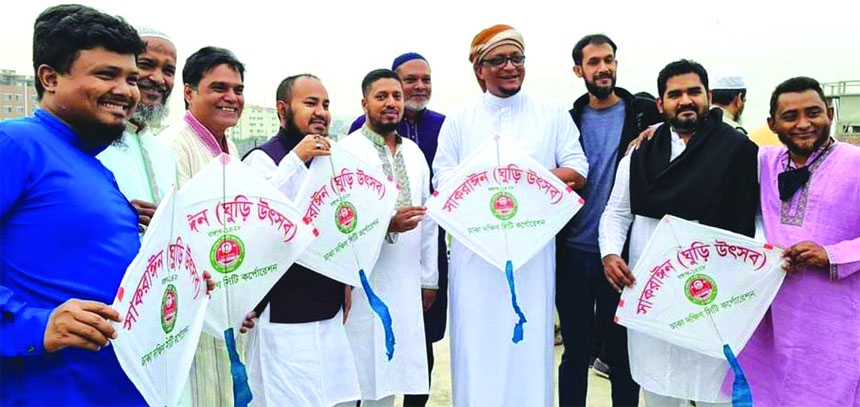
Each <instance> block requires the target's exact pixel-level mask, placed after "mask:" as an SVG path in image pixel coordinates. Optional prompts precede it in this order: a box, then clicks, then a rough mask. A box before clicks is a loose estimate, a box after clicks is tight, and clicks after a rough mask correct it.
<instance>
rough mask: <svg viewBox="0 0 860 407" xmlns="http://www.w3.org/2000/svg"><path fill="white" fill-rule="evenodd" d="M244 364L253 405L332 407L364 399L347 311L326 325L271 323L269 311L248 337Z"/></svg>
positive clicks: (327, 321) (267, 310) (316, 323)
mask: <svg viewBox="0 0 860 407" xmlns="http://www.w3.org/2000/svg"><path fill="white" fill-rule="evenodd" d="M246 349H247V350H246V353H245V356H246V358H245V360H246V361H247V367H248V382H249V384H250V386H251V393H252V394H253V395H254V399H253V400H252V401H251V406H332V405H335V404H337V403H341V402H345V401H350V400H356V399H358V398H359V397H360V396H361V394H360V391H359V388H358V377H357V376H356V373H355V360H354V359H353V357H352V351H350V347H349V340H348V339H347V337H346V330H344V327H343V311H340V312H338V313H337V315H335V316H334V317H333V318H331V319H328V320H325V321H316V322H307V323H301V324H278V323H271V322H269V308H268V307H267V308H266V310H265V311H263V315H261V316H260V319H259V320H258V321H257V326H255V327H254V328H253V329H251V331H250V332H249V333H248V344H247V348H246Z"/></svg>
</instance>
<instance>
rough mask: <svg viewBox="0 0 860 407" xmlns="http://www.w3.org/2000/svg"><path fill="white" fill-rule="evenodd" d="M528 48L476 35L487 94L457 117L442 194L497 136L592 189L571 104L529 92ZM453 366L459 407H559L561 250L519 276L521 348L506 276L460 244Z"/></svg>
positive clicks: (454, 264) (454, 284)
mask: <svg viewBox="0 0 860 407" xmlns="http://www.w3.org/2000/svg"><path fill="white" fill-rule="evenodd" d="M524 50H525V45H524V42H523V37H522V35H521V34H520V33H519V31H517V30H516V29H514V28H513V27H510V26H507V25H495V26H492V27H490V28H487V29H485V30H483V31H481V32H480V33H478V35H476V36H475V38H474V40H473V41H472V45H471V49H470V50H469V62H471V64H472V68H473V71H474V72H475V77H476V78H477V80H478V84H479V85H480V87H481V90H482V91H483V94H481V95H478V96H477V97H475V98H473V99H472V100H470V101H468V102H467V103H465V104H463V105H461V107H460V109H459V110H457V111H455V112H453V113H452V114H451V115H449V116H447V118H446V120H445V123H444V124H443V125H442V130H441V132H440V135H439V146H438V150H437V152H436V157H435V159H434V161H433V172H434V174H435V175H434V179H433V184H434V186H437V187H438V186H439V185H440V184H443V183H444V182H445V181H446V179H447V177H449V176H450V175H451V174H452V172H453V171H452V170H454V168H455V167H457V165H459V164H460V162H461V159H465V158H466V157H468V156H470V154H471V153H472V152H473V151H475V150H476V149H477V148H478V147H480V146H481V145H482V144H483V143H484V142H486V140H487V139H488V138H489V137H493V136H494V135H499V136H501V137H508V138H510V139H514V140H516V141H518V142H519V143H520V144H522V145H523V146H525V147H526V151H525V152H526V153H527V154H528V155H529V156H530V157H531V158H533V159H535V160H537V161H538V162H540V163H541V164H542V165H544V166H545V167H546V168H547V169H549V170H551V171H552V172H553V173H554V174H555V175H557V176H558V177H559V178H560V179H561V180H562V181H564V182H566V183H568V185H570V186H571V187H573V188H574V189H581V188H582V187H583V186H584V185H585V176H586V175H587V172H588V162H587V161H586V159H585V154H584V153H583V151H582V146H581V145H580V143H579V141H578V140H579V131H578V130H577V128H576V125H575V124H574V123H573V119H572V118H571V117H570V114H569V113H568V111H567V109H566V107H565V106H563V105H562V104H561V103H558V102H555V101H552V100H550V99H547V98H544V97H541V96H538V95H535V94H533V93H530V92H526V91H523V90H522V89H521V88H522V84H523V79H524V78H525V54H524ZM450 273H451V279H450V283H449V287H450V292H449V295H450V307H451V314H450V315H451V325H450V331H451V366H452V376H453V377H452V382H453V393H454V395H453V396H454V405H460V406H466V405H469V406H526V405H527V406H540V405H544V406H550V405H552V402H553V394H552V380H553V373H552V369H553V358H552V357H553V348H552V340H553V295H552V292H553V287H554V286H555V242H554V241H550V242H549V243H548V244H547V245H546V246H545V247H544V248H543V249H542V250H541V251H540V252H538V254H536V255H535V257H533V258H532V259H531V260H529V261H528V262H527V263H526V264H524V265H522V267H521V268H520V269H518V270H517V288H516V290H517V297H518V301H519V306H520V307H521V309H522V312H523V313H524V314H526V315H528V321H527V323H526V324H524V332H523V339H522V341H520V342H517V343H512V342H511V326H512V323H511V314H510V313H509V312H505V311H506V310H510V307H511V299H510V298H509V297H508V296H507V295H500V294H502V293H507V292H508V283H507V281H506V278H505V274H504V273H502V272H500V271H499V270H497V269H496V268H495V267H494V266H492V265H491V264H490V263H488V262H486V261H485V260H483V259H482V258H481V257H479V256H478V255H477V254H475V253H474V252H472V251H471V250H469V249H467V248H466V247H465V246H464V245H463V244H462V243H459V242H457V241H454V242H453V245H452V247H451V263H450Z"/></svg>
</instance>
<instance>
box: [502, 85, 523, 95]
mask: <svg viewBox="0 0 860 407" xmlns="http://www.w3.org/2000/svg"><path fill="white" fill-rule="evenodd" d="M522 88H523V87H522V85H520V86H517V87H516V88H513V89H506V88H499V92H500V93H501V94H503V95H505V96H506V97H510V96H513V95H516V94H517V93H519V92H520V89H522Z"/></svg>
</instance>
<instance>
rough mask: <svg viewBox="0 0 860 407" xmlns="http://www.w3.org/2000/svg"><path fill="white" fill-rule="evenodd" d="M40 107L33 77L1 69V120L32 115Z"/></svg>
mask: <svg viewBox="0 0 860 407" xmlns="http://www.w3.org/2000/svg"><path fill="white" fill-rule="evenodd" d="M38 105H39V100H38V98H37V97H36V88H35V86H34V85H33V76H32V75H18V74H17V73H15V71H14V70H11V69H0V120H5V119H15V118H18V117H24V116H29V115H32V114H33V110H35V109H36V107H37V106H38Z"/></svg>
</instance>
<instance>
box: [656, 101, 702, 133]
mask: <svg viewBox="0 0 860 407" xmlns="http://www.w3.org/2000/svg"><path fill="white" fill-rule="evenodd" d="M684 112H693V113H695V116H693V117H691V118H689V119H679V118H678V116H679V115H680V114H681V113H684ZM706 114H707V110H705V111H704V112H702V111H697V110H696V109H695V108H693V107H685V108H682V109H679V110H678V112H677V113H676V114H675V117H672V118H671V119H670V118H668V117H667V118H666V121H668V122H669V124H670V125H671V126H672V128H673V129H675V131H676V132H678V133H691V132H693V131H695V130H696V129H697V128H698V127H699V126H701V125H703V124H704V123H705V115H706Z"/></svg>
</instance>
